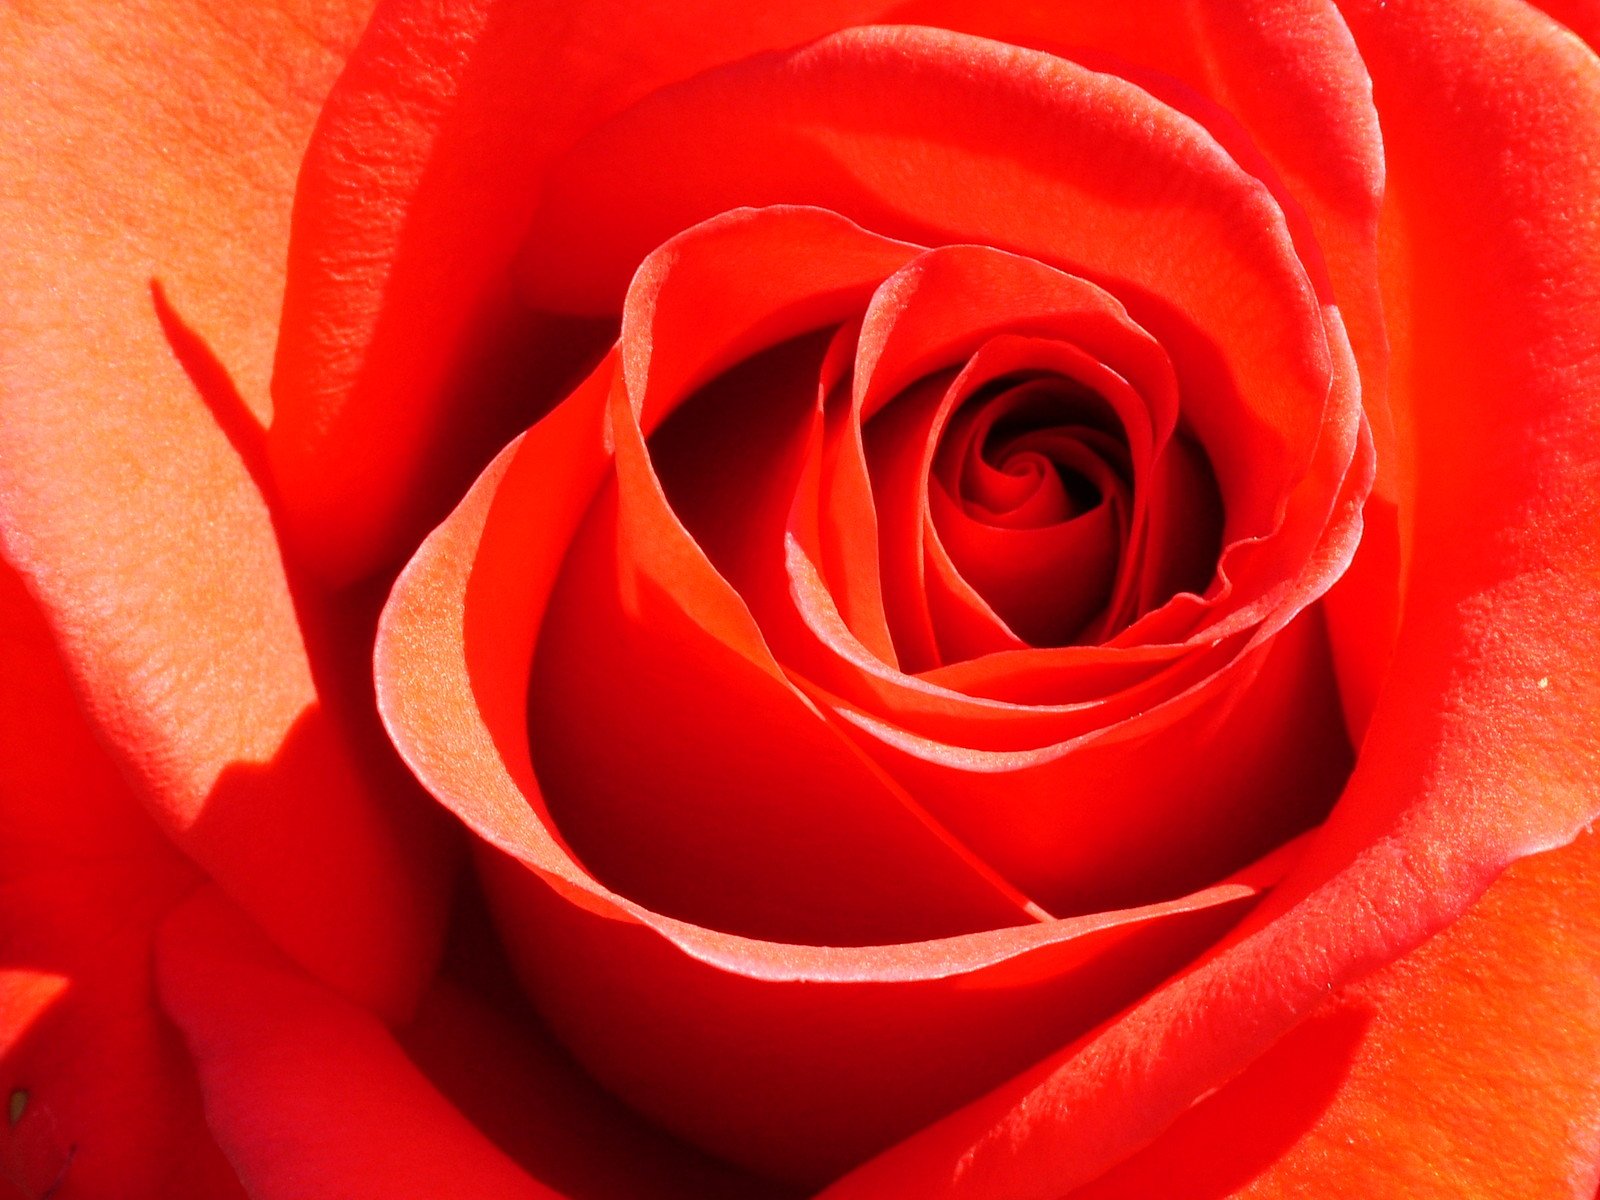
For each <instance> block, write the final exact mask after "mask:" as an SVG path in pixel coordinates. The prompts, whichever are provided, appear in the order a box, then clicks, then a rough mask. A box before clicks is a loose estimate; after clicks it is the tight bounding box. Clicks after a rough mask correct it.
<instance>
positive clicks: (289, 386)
mask: <svg viewBox="0 0 1600 1200" xmlns="http://www.w3.org/2000/svg"><path fill="white" fill-rule="evenodd" d="M881 7H882V3H871V2H867V0H814V2H812V3H808V4H804V5H775V6H765V7H760V8H754V9H741V10H739V12H738V15H737V17H736V18H735V17H733V15H732V14H731V12H730V11H729V10H728V8H727V6H726V5H725V4H722V3H720V2H718V0H685V2H681V3H672V4H649V5H638V4H634V3H627V2H619V0H582V2H580V3H575V4H574V3H567V4H559V5H556V4H538V3H536V4H518V3H505V2H497V0H469V2H453V3H442V2H440V0H389V2H386V3H384V4H382V5H380V7H379V9H378V11H377V13H376V15H375V16H374V19H373V22H372V25H371V27H370V28H369V30H368V32H367V35H366V37H365V38H364V39H363V40H362V43H361V45H360V47H359V48H358V50H357V52H356V54H355V56H354V57H353V59H352V61H351V64H350V68H349V70H347V71H346V73H345V75H344V77H343V78H342V79H341V80H340V83H339V86H338V88H337V89H336V90H335V92H334V94H333V96H332V97H331V99H330V101H329V104H328V106H327V108H326V110H325V112H324V115H323V118H322V121H321V123H320V125H319V127H318V132H317V137H316V139H315V141H314V143H313V145H312V147H311V152H310V154H309V155H308V157H307V160H306V170H305V174H304V176H303V179H302V186H301V190H300V193H299V195H298V197H297V200H296V210H295V236H294V241H293V243H292V246H291V259H290V265H289V271H290V275H289V280H290V282H289V291H288V295H287V299H286V304H285V310H284V337H283V341H282V342H281V344H280V346H279V353H278V360H277V370H276V375H275V378H274V385H273V386H274V395H275V397H276V400H277V403H278V411H277V416H276V420H275V421H274V424H273V430H272V462H273V467H274V470H275V473H276V474H277V477H278V479H279V482H280V483H281V485H282V486H283V488H284V493H285V496H286V497H287V499H288V506H289V510H290V514H291V517H292V524H293V528H294V532H295V534H296V535H297V539H298V540H299V542H300V543H301V544H303V545H304V547H305V548H306V549H307V550H308V551H309V552H310V553H311V554H312V555H313V556H314V557H315V558H316V560H317V561H318V563H319V564H320V565H321V566H322V568H323V569H324V570H325V571H327V572H328V573H330V574H333V575H336V576H338V577H340V578H351V577H354V576H357V575H359V574H361V573H363V572H364V571H365V570H366V569H369V568H370V567H371V566H373V565H374V564H375V563H381V562H384V561H387V560H390V559H393V558H395V557H397V556H399V555H400V554H403V553H404V551H405V550H407V549H408V548H409V546H410V545H413V544H414V543H415V540H416V535H418V534H420V532H422V530H423V529H425V528H426V526H427V525H428V524H431V523H432V522H433V521H437V520H438V519H439V518H440V517H442V516H443V515H444V513H445V512H446V511H448V509H449V507H450V504H451V502H452V500H453V499H454V497H455V496H457V495H459V494H460V490H461V488H462V487H464V486H465V484H466V483H467V482H468V481H470V479H471V478H472V475H473V474H474V473H476V470H477V469H478V468H479V467H481V466H482V464H483V463H484V462H485V461H487V459H488V457H489V455H490V454H492V452H493V450H494V448H495V447H497V446H498V445H499V444H501V443H503V442H504V441H505V440H506V439H507V438H509V437H510V435H511V434H512V433H514V432H515V431H516V430H517V429H519V428H521V427H522V426H524V425H526V424H527V423H528V419H529V418H530V416H531V415H537V413H536V412H535V413H532V414H530V412H529V411H528V408H527V404H528V399H527V397H529V396H534V397H539V396H543V397H544V398H545V400H546V402H550V401H554V400H555V399H557V398H558V397H559V396H560V394H561V393H560V391H559V390H555V388H554V387H553V386H552V385H555V384H559V382H560V377H561V375H562V371H561V370H560V369H559V367H553V364H561V363H564V362H568V361H569V360H570V357H571V356H570V354H569V353H568V352H567V351H566V350H565V349H564V348H563V345H562V343H565V342H569V341H570V340H571V335H570V333H569V332H563V331H562V330H560V329H555V330H552V328H551V327H549V326H548V325H545V324H542V323H541V322H539V321H538V320H537V319H535V320H532V321H531V322H530V319H529V318H528V316H527V315H526V314H520V315H519V309H520V306H519V305H518V303H517V302H516V301H515V300H514V299H513V297H512V295H511V292H510V289H509V277H508V267H509V262H510V259H511V257H512V256H513V254H514V253H515V249H516V246H517V243H518V242H519V241H520V240H521V238H522V236H523V233H524V232H525V230H526V228H527V224H528V221H529V219H530V218H531V216H532V214H533V210H534V207H535V205H536V204H537V203H538V199H539V195H540V190H541V187H542V184H543V177H544V172H545V168H546V166H547V165H548V163H549V161H550V159H551V158H552V156H553V155H554V154H555V153H557V152H558V151H559V150H561V149H563V148H564V147H565V146H567V145H568V144H570V143H571V142H572V141H573V140H574V139H575V138H576V137H577V136H578V135H579V134H581V133H582V132H583V131H584V130H586V129H588V128H590V127H592V126H593V125H594V124H596V123H597V122H598V121H600V120H603V119H604V118H605V117H607V116H610V115H611V114H613V113H615V112H617V111H618V110H620V109H621V108H622V107H624V106H625V105H627V104H629V103H632V102H633V101H635V100H637V99H638V98H639V97H641V96H643V95H645V94H647V93H648V92H650V91H651V90H653V89H654V88H656V87H659V86H660V85H662V84H664V83H668V82H670V81H672V80H674V79H681V78H684V77H686V76H688V75H692V74H694V73H695V72H697V71H700V70H703V69H705V68H707V67H710V66H714V65H716V64H718V63H722V62H728V61H732V60H734V59H737V58H741V57H744V56H745V55H748V54H753V53H756V52H758V51H761V50H766V49H769V48H773V47H778V46H789V45H794V44H796V43H799V42H802V41H805V40H807V39H809V38H812V37H816V36H817V35H819V34H822V33H826V32H829V31H830V30H833V29H837V28H839V27H841V26H843V25H849V24H853V23H856V22H858V21H861V20H865V19H869V18H870V16H871V14H872V13H873V12H874V11H875V10H876V9H878V8H881ZM512 345H515V347H516V350H517V353H518V354H520V355H523V356H527V355H528V354H529V348H530V345H535V348H534V349H533V351H532V357H534V358H535V359H536V360H537V361H536V362H534V363H533V364H532V365H531V366H530V365H526V364H525V365H524V367H523V368H522V370H523V372H524V373H523V374H522V375H519V379H521V381H522V382H521V383H520V384H519V385H518V386H514V387H508V384H507V379H506V372H505V370H504V369H503V356H504V354H505V352H506V350H507V348H508V346H512ZM497 356H500V359H499V361H500V363H501V366H500V368H499V369H497V368H496V365H495V364H496V362H497ZM541 375H544V376H546V377H545V378H541V377H540V376H541ZM511 393H518V394H520V396H521V402H520V404H519V402H518V399H517V397H516V396H512V395H511ZM508 402H509V404H510V408H509V409H508V407H507V406H508ZM533 403H534V404H535V405H537V403H538V401H537V399H535V400H534V401H533ZM468 407H470V410H471V411H473V412H474V414H475V416H474V420H473V422H472V423H471V424H472V427H473V428H472V430H471V431H466V430H462V429H458V428H454V427H452V426H451V425H450V424H449V423H447V420H446V418H447V416H448V414H449V413H450V412H451V411H452V409H453V410H454V411H456V412H460V411H464V410H465V409H467V408H468ZM379 444H381V445H382V446H383V448H384V449H383V452H382V453H381V454H376V453H370V452H362V453H352V447H361V448H363V450H364V451H370V448H371V447H372V446H373V445H379ZM441 484H442V485H444V486H442V487H441V486H439V485H441Z"/></svg>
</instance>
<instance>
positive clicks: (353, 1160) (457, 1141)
mask: <svg viewBox="0 0 1600 1200" xmlns="http://www.w3.org/2000/svg"><path fill="white" fill-rule="evenodd" d="M156 974H157V978H158V981H159V985H160V989H161V998H162V1002H163V1004H164V1005H165V1006H166V1010H167V1012H168V1014H169V1015H170V1016H171V1017H172V1020H173V1021H174V1022H175V1023H176V1024H177V1026H178V1029H179V1030H180V1031H181V1032H182V1034H183V1038H184V1041H185V1043H186V1044H187V1045H188V1047H189V1053H190V1054H191V1055H192V1056H193V1058H194V1063H195V1066H196V1067H197V1068H198V1070H199V1073H200V1085H201V1089H202V1091H203V1092H204V1094H205V1104H206V1116H207V1119H208V1120H209V1121H210V1122H211V1127H212V1129H213V1130H215V1131H216V1135H217V1140H218V1141H219V1142H220V1143H221V1145H222V1147H223V1149H224V1150H225V1151H226V1152H227V1155H228V1158H229V1160H230V1161H231V1162H232V1163H233V1165H234V1168H235V1169H236V1170H237V1171H238V1172H239V1177H240V1179H241V1180H243V1181H244V1184H245V1186H246V1188H247V1189H248V1191H249V1193H250V1195H251V1196H252V1197H255V1198H256V1200H301V1198H302V1197H306V1196H316V1197H319V1198H323V1197H326V1198H327V1200H335V1198H349V1200H356V1198H357V1197H367V1196H375V1195H376V1196H385V1197H393V1198H394V1200H407V1198H410V1197H416V1198H417V1200H422V1198H423V1197H428V1198H434V1197H439V1196H451V1195H461V1196H473V1197H482V1198H483V1200H547V1198H551V1197H554V1196H555V1195H556V1193H555V1192H552V1191H551V1190H550V1189H549V1188H546V1187H544V1186H543V1185H541V1184H539V1183H537V1182H535V1181H534V1180H533V1179H532V1178H530V1177H529V1176H528V1175H527V1174H525V1173H524V1172H523V1171H522V1170H520V1169H519V1168H518V1167H517V1165H516V1164H515V1163H513V1162H512V1161H511V1160H510V1159H509V1158H507V1157H506V1156H505V1155H504V1154H503V1153H501V1152H500V1151H499V1150H497V1149H496V1148H495V1147H494V1146H493V1145H492V1144H490V1142H489V1141H488V1139H487V1138H485V1137H484V1136H483V1134H482V1133H480V1132H479V1131H478V1130H477V1129H476V1128H474V1127H473V1126H472V1124H471V1123H470V1122H469V1121H467V1119H466V1118H465V1117H463V1116H462V1115H461V1114H460V1113H459V1112H458V1111H457V1110H456V1109H455V1108H454V1107H452V1106H451V1104H450V1103H449V1101H447V1100H446V1099H445V1098H444V1097H443V1096H441V1095H440V1094H439V1093H438V1091H437V1090H435V1089H434V1087H433V1085H432V1084H430V1083H429V1082H428V1081H427V1079H426V1078H425V1077H424V1076H423V1074H422V1073H421V1072H420V1071H419V1070H418V1069H417V1068H416V1066H415V1065H414V1064H413V1063H412V1062H411V1061H410V1060H409V1059H407V1058H406V1055H405V1052H404V1051H403V1050H402V1049H401V1048H400V1047H399V1046H398V1045H397V1044H396V1043H395V1041H394V1038H393V1037H392V1036H391V1035H390V1033H389V1031H388V1030H387V1029H385V1028H384V1026H383V1024H382V1023H381V1022H380V1021H378V1020H377V1019H376V1018H375V1017H374V1016H372V1014H371V1013H369V1012H367V1011H365V1010H364V1009H361V1008H358V1007H356V1006H354V1005H352V1004H350V1003H349V1002H347V1001H344V1000H341V999H340V998H339V997H338V996H336V995H335V994H334V993H332V992H330V991H328V990H327V989H325V988H323V987H321V986H319V985H317V984H316V983H314V982H313V981H311V980H310V979H308V978H307V977H306V976H304V975H303V974H301V973H300V972H299V971H297V970H296V969H295V968H294V967H293V966H292V965H291V964H290V963H289V962H287V961H286V960H285V959H284V958H283V957H282V956H281V955H279V954H278V953H277V952H276V951H275V950H273V949H272V947H271V946H270V945H269V944H268V943H267V942H266V941H265V939H263V938H262V937H261V935H260V933H259V932H258V931H256V930H254V929H253V928H251V926H250V923H249V921H248V920H246V919H245V918H244V917H243V916H242V914H240V913H239V911H238V909H236V908H234V907H233V906H232V905H231V904H229V903H228V901H226V900H225V899H223V898H222V897H221V896H220V895H219V894H217V893H216V892H215V891H214V890H211V889H207V890H203V891H201V892H199V893H197V894H196V895H195V896H194V897H193V898H192V899H190V900H189V901H188V902H187V903H185V904H184V905H183V906H182V907H180V908H179V909H178V910H177V911H176V912H174V913H173V914H172V916H171V917H170V918H168V920H167V922H166V924H165V925H164V926H163V927H162V930H161V935H160V940H159V943H158V946H157V956H156Z"/></svg>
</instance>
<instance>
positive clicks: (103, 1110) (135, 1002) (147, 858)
mask: <svg viewBox="0 0 1600 1200" xmlns="http://www.w3.org/2000/svg"><path fill="white" fill-rule="evenodd" d="M0 661H3V662H4V663H5V679H6V686H5V688H4V689H3V690H0V913H4V920H3V921H0V1100H3V1101H4V1102H5V1104H6V1112H5V1114H4V1115H3V1116H0V1180H4V1181H6V1182H9V1183H10V1184H12V1185H14V1186H15V1187H16V1188H18V1189H20V1192H21V1194H23V1195H26V1196H43V1195H48V1194H54V1193H55V1192H56V1191H57V1190H60V1194H61V1195H63V1196H67V1195H78V1196H113V1195H114V1196H125V1197H128V1198H129V1200H220V1198H221V1197H229V1196H239V1195H242V1193H241V1192H240V1191H239V1185H238V1183H237V1181H235V1180H234V1179H233V1176H232V1172H231V1171H230V1170H229V1168H228V1165H227V1163H226V1162H225V1161H224V1160H223V1158H222V1155H221V1154H220V1152H219V1151H218V1150H217V1147H216V1144H215V1143H214V1142H213V1141H212V1140H211V1135H210V1132H209V1131H208V1130H207V1128H206V1124H205V1117H204V1114H203V1113H202V1112H201V1108H200V1097H199V1094H198V1092H197V1090H196V1088H195V1086H194V1080H193V1078H192V1077H191V1073H190V1070H189V1064H188V1061H187V1059H186V1057H185V1056H184V1054H183V1052H182V1049H181V1047H179V1046H177V1045H176V1044H175V1043H174V1042H173V1040H172V1036H171V1031H170V1030H169V1029H168V1028H167V1027H166V1025H165V1023H164V1022H163V1020H162V1018H161V1015H160V1010H159V1007H158V1005H157V1002H156V996H155V988H154V984H153V982H152V979H151V971H150V946H151V939H152V935H153V932H154V929H155V927H156V925H157V924H158V923H159V922H160V920H161V919H162V917H163V916H164V915H165V913H166V912H167V910H168V909H169V908H170V907H171V906H172V905H174V904H176V903H178V902H179V901H181V899H182V898H183V897H184V895H185V894H187V893H188V891H189V890H190V889H191V888H193V887H194V885H195V882H196V875H195V872H194V871H193V870H192V869H191V868H190V867H189V865H188V864H187V863H186V862H184V860H183V858H182V856H181V855H179V854H178V853H177V852H176V851H175V850H173V849H172V847H171V846H169V845H168V844H167V842H166V841H165V839H163V838H162V837H161V835H160V833H159V832H158V831H157V830H156V829H155V827H154V826H153V825H152V824H151V823H150V820H149V818H148V817H147V816H146V815H145V814H144V812H143V811H142V810H141V809H140V807H139V805H138V802H137V801H136V800H135V799H134V798H133V796H132V795H130V794H129V792H128V789H127V786H126V785H125V784H124V782H123V781H122V778H121V777H120V776H119V775H118V773H117V768H116V766H115V764H114V763H113V762H112V761H111V760H110V758H109V757H108V756H107V755H106V752H105V750H104V749H103V748H102V747H101V746H100V745H99V743H98V742H97V741H96V740H95V734H94V731H93V730H92V729H91V728H90V727H89V725H88V724H87V723H86V722H85V720H84V718H83V716H82V714H81V713H80V712H79V711H78V708H77V704H76V702H75V700H74V697H73V695H72V691H71V685H70V681H69V679H68V676H67V672H66V670H65V669H64V668H63V666H62V663H61V661H60V658H59V656H58V654H57V652H56V649H55V646H54V645H53V644H52V643H51V640H50V635H49V631H48V629H47V628H46V626H45V622H44V619H43V617H42V616H41V614H40V613H39V612H38V610H37V608H36V606H35V605H34V603H33V602H32V600H31V598H30V597H28V595H27V594H26V592H24V590H23V587H22V583H21V580H19V579H18V578H17V576H16V575H15V574H14V573H13V572H12V571H11V569H10V568H9V567H8V566H5V565H3V564H0ZM7 1193H8V1194H9V1193H10V1189H9V1188H8V1189H7Z"/></svg>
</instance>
